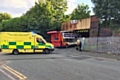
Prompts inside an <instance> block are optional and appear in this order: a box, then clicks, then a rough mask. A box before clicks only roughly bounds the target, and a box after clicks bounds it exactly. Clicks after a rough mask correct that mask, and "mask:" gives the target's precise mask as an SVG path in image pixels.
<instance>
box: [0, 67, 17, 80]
mask: <svg viewBox="0 0 120 80" xmlns="http://www.w3.org/2000/svg"><path fill="white" fill-rule="evenodd" d="M0 71H1V72H2V73H4V74H5V75H6V76H7V77H8V78H10V79H11V80H16V79H15V78H13V77H12V76H11V75H9V74H8V73H6V72H5V71H4V70H2V69H0Z"/></svg>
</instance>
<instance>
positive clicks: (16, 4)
mask: <svg viewBox="0 0 120 80" xmlns="http://www.w3.org/2000/svg"><path fill="white" fill-rule="evenodd" d="M35 1H38V0H0V12H3V13H4V12H6V13H9V14H10V15H11V16H12V17H20V16H21V15H22V14H24V13H26V11H28V10H29V9H30V8H31V7H32V6H34V5H35ZM81 3H84V4H85V5H86V4H87V5H89V7H90V10H91V11H92V7H93V4H92V2H91V0H68V10H67V12H65V14H70V13H71V12H72V11H73V10H74V9H75V8H76V7H77V5H78V4H81ZM93 14H94V13H93V11H92V12H91V15H93Z"/></svg>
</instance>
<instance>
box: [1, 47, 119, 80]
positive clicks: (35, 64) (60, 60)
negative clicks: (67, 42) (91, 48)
mask: <svg viewBox="0 0 120 80" xmlns="http://www.w3.org/2000/svg"><path fill="white" fill-rule="evenodd" d="M88 54H89V53H88V52H78V51H75V50H74V49H73V48H69V49H56V50H55V51H54V52H53V54H20V55H2V54H1V55H0V61H1V63H2V65H3V64H5V65H7V66H9V67H11V68H12V69H14V70H16V71H18V72H20V73H21V74H23V75H24V76H26V77H27V80H120V61H119V60H116V59H114V58H106V57H103V56H94V55H88ZM91 54H93V53H91ZM119 57H120V56H119ZM1 70H2V71H0V78H1V79H2V80H13V79H10V77H8V75H5V74H4V73H3V71H4V69H2V68H1ZM9 74H10V75H11V73H9ZM14 77H15V76H14ZM14 77H13V78H14ZM15 80H18V79H16V78H15Z"/></svg>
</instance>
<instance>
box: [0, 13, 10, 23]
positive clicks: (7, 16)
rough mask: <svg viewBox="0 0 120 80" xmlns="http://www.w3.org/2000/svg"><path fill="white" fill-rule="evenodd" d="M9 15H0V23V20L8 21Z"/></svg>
mask: <svg viewBox="0 0 120 80" xmlns="http://www.w3.org/2000/svg"><path fill="white" fill-rule="evenodd" d="M10 18H11V15H10V14H8V13H0V22H2V20H7V19H10Z"/></svg>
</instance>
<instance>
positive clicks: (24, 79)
mask: <svg viewBox="0 0 120 80" xmlns="http://www.w3.org/2000/svg"><path fill="white" fill-rule="evenodd" d="M2 67H3V68H4V69H5V70H7V71H9V72H10V73H11V74H13V75H14V76H16V77H17V78H19V80H26V79H27V77H26V76H24V75H23V74H21V73H20V72H18V71H16V70H14V69H12V68H10V67H9V66H6V65H4V66H2Z"/></svg>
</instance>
